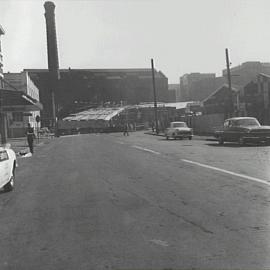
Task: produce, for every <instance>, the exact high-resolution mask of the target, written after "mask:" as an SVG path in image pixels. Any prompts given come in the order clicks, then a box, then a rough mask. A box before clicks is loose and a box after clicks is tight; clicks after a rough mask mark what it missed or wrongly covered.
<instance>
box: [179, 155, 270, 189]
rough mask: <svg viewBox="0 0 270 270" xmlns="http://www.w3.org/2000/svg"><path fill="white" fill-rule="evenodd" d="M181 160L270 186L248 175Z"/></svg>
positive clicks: (266, 182) (264, 181) (267, 182)
mask: <svg viewBox="0 0 270 270" xmlns="http://www.w3.org/2000/svg"><path fill="white" fill-rule="evenodd" d="M181 160H182V161H184V162H187V163H191V164H194V165H198V166H200V167H204V168H207V169H211V170H215V171H219V172H223V173H227V174H230V175H233V176H238V177H241V178H245V179H248V180H251V181H255V182H258V183H262V184H265V185H268V186H270V183H269V181H266V180H263V179H259V178H256V177H252V176H248V175H245V174H240V173H235V172H232V171H227V170H224V169H220V168H217V167H213V166H209V165H206V164H202V163H199V162H195V161H191V160H187V159H181Z"/></svg>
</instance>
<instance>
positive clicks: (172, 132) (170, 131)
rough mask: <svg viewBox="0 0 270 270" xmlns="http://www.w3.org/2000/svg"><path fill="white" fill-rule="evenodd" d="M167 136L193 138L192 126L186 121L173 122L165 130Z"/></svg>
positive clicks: (167, 137)
mask: <svg viewBox="0 0 270 270" xmlns="http://www.w3.org/2000/svg"><path fill="white" fill-rule="evenodd" d="M165 136H166V139H167V140H168V139H169V138H173V139H175V140H176V139H177V138H179V139H184V138H189V139H190V140H191V139H192V136H193V131H192V128H189V127H188V126H187V124H186V123H185V122H171V123H170V126H169V128H167V129H166V130H165Z"/></svg>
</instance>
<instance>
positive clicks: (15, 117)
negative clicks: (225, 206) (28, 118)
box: [12, 112, 23, 122]
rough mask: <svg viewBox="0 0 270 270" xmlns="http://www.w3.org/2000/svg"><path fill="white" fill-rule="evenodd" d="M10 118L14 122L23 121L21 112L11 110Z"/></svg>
mask: <svg viewBox="0 0 270 270" xmlns="http://www.w3.org/2000/svg"><path fill="white" fill-rule="evenodd" d="M12 119H13V121H14V122H22V121H23V113H22V112H13V113H12Z"/></svg>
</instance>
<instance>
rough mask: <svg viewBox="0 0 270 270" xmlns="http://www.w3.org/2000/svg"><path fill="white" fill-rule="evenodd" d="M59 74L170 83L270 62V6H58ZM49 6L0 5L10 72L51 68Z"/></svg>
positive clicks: (104, 1) (246, 0)
mask: <svg viewBox="0 0 270 270" xmlns="http://www.w3.org/2000/svg"><path fill="white" fill-rule="evenodd" d="M53 2H54V3H55V5H56V9H55V17H56V31H57V43H58V55H59V63H60V68H68V67H71V68H87V69H92V68H93V69H95V68H96V69H98V68H151V58H153V59H154V63H155V68H156V69H157V70H161V71H162V72H163V73H164V74H165V75H166V76H167V77H168V80H169V83H179V77H180V76H182V75H183V74H185V73H191V72H201V73H209V72H211V73H216V75H217V76H220V75H221V72H222V70H223V69H225V67H226V61H225V48H228V49H229V53H230V61H231V63H232V66H237V65H239V64H241V63H243V62H246V61H261V62H270V30H269V26H270V1H269V0H83V1H81V0H54V1H53ZM44 3H45V1H42V0H0V25H2V27H3V28H4V30H5V35H3V36H2V37H1V40H2V53H3V57H4V60H3V61H4V72H8V71H9V72H20V71H22V70H23V69H30V68H47V67H48V63H47V44H46V26H45V17H44V12H45V10H44V7H43V5H44Z"/></svg>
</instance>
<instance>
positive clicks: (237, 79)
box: [222, 61, 270, 87]
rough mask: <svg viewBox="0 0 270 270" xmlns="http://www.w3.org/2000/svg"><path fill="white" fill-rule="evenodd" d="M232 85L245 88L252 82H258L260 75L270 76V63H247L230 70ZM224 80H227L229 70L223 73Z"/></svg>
mask: <svg viewBox="0 0 270 270" xmlns="http://www.w3.org/2000/svg"><path fill="white" fill-rule="evenodd" d="M230 71H231V81H232V84H235V85H239V86H242V87H243V86H245V85H247V84H248V83H249V82H251V81H256V80H257V76H258V75H259V74H260V73H263V74H267V75H270V63H261V62H258V61H252V62H245V63H243V64H241V65H239V66H236V67H232V68H230ZM222 73H223V76H224V78H227V70H226V69H224V70H223V71H222Z"/></svg>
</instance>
